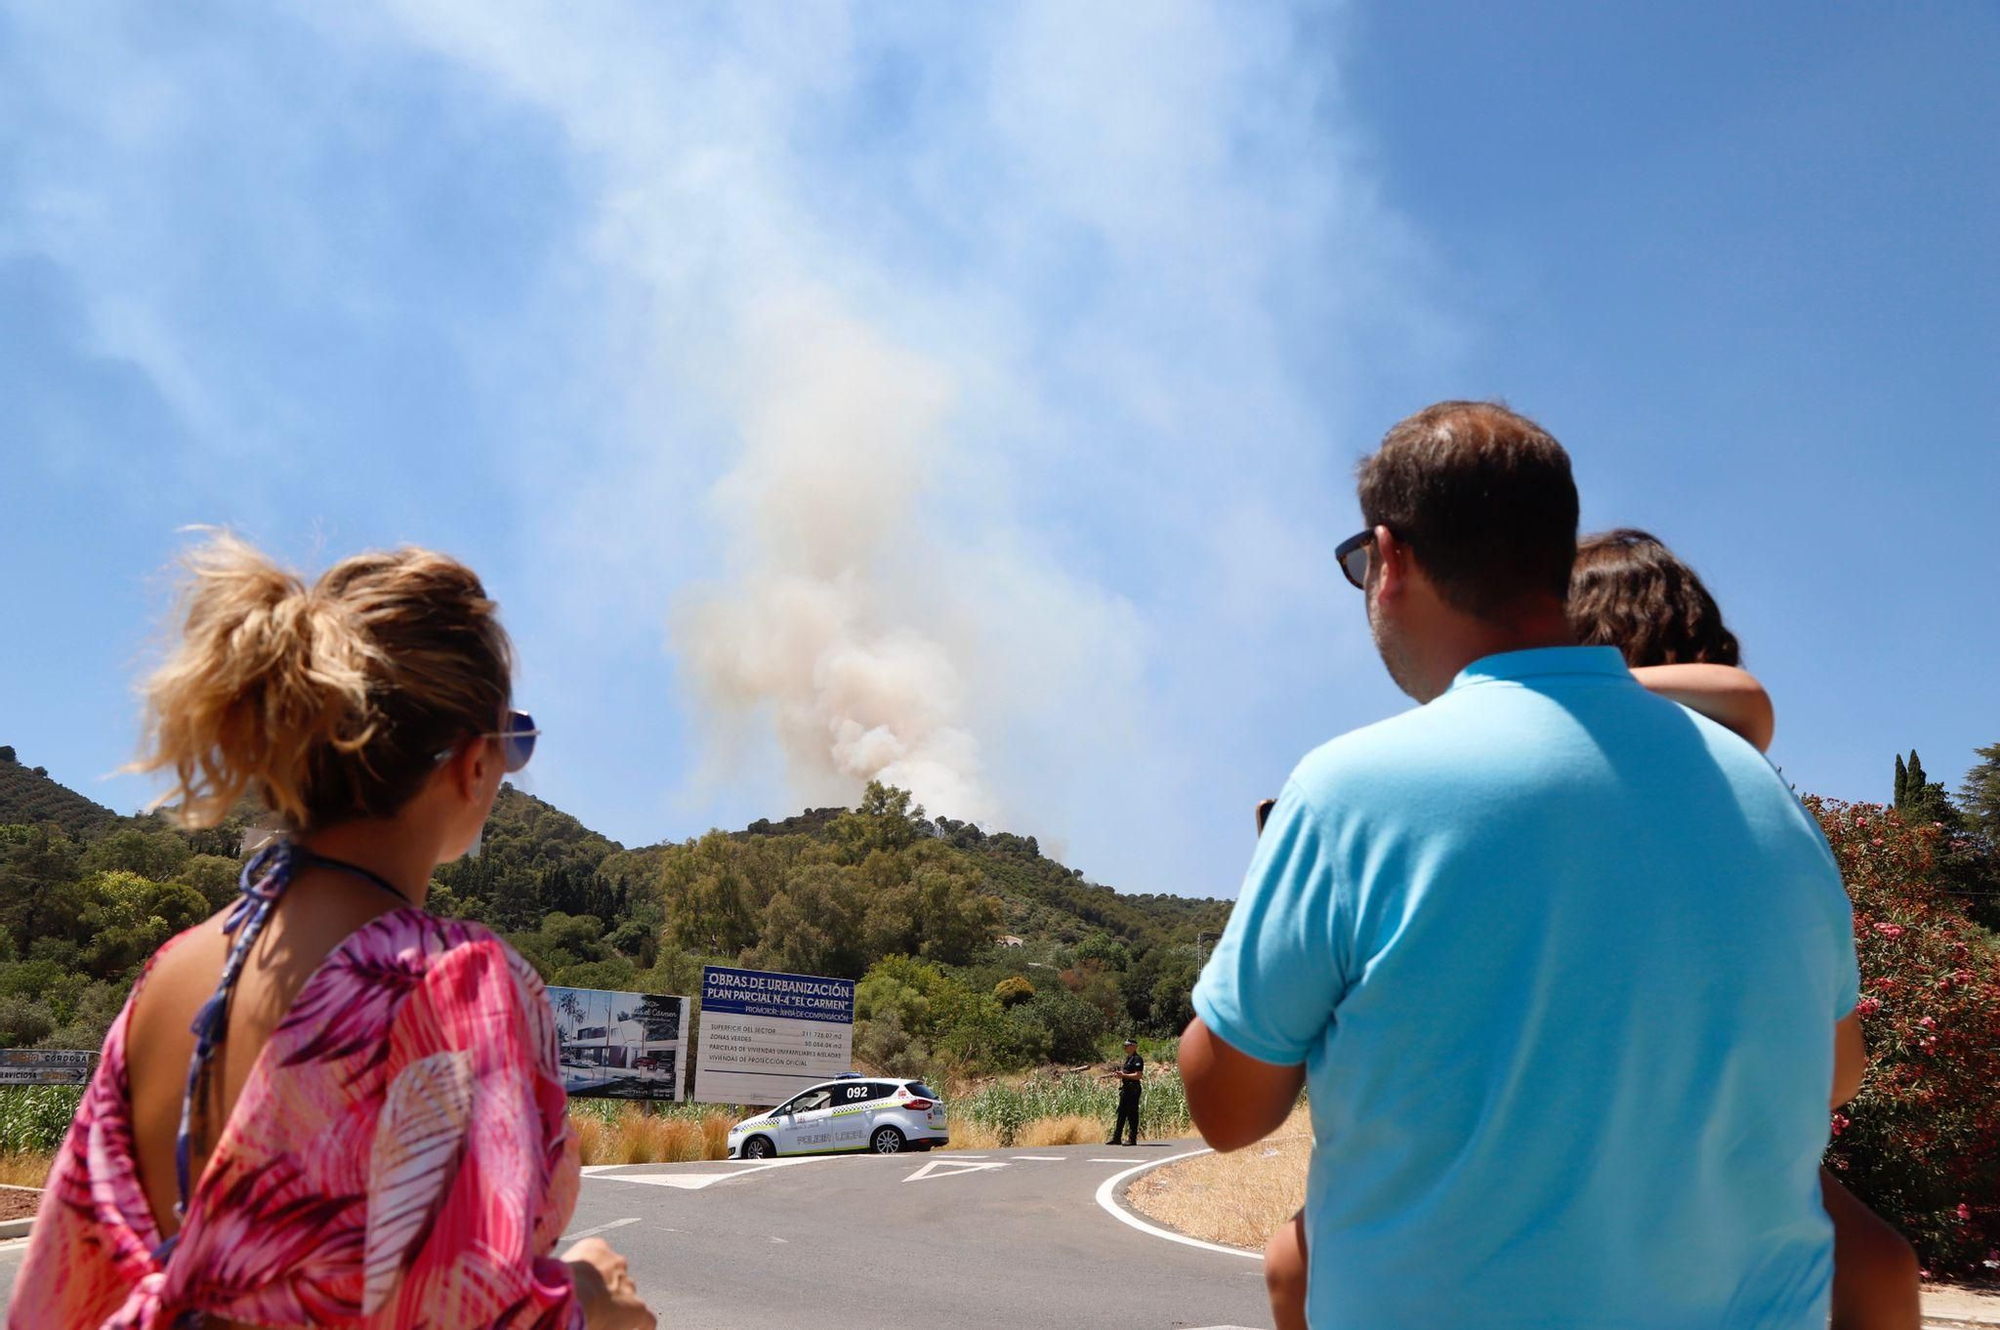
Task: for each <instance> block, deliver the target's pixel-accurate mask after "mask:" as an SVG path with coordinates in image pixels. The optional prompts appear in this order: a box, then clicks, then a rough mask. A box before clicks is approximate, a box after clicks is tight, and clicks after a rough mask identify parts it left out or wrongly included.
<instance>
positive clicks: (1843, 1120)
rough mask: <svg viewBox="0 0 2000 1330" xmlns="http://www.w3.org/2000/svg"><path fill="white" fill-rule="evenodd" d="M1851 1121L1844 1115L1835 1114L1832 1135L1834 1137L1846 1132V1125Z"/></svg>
mask: <svg viewBox="0 0 2000 1330" xmlns="http://www.w3.org/2000/svg"><path fill="white" fill-rule="evenodd" d="M1851 1121H1852V1119H1851V1118H1849V1117H1848V1116H1847V1114H1845V1113H1835V1114H1834V1115H1833V1134H1834V1135H1835V1136H1838V1135H1840V1133H1842V1132H1843V1131H1846V1130H1847V1127H1848V1124H1849V1123H1850V1122H1851Z"/></svg>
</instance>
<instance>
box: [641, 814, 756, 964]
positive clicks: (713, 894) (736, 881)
mask: <svg viewBox="0 0 2000 1330" xmlns="http://www.w3.org/2000/svg"><path fill="white" fill-rule="evenodd" d="M660 882H661V890H662V904H663V906H664V908H665V914H666V926H667V938H666V940H667V942H668V944H669V945H671V946H674V947H679V948H681V949H683V950H688V951H701V952H705V953H707V954H709V955H722V956H733V955H735V954H737V953H738V952H740V951H742V950H743V949H744V948H746V947H750V946H754V945H755V944H756V942H757V918H756V914H755V913H754V907H753V904H752V895H753V892H752V890H751V884H750V882H749V880H748V878H747V875H746V874H745V873H744V872H743V865H742V862H741V856H740V855H739V854H738V850H737V847H736V845H735V844H734V843H733V842H731V840H730V839H729V837H727V836H725V835H723V834H722V833H721V832H719V831H711V832H709V833H708V834H707V835H706V836H703V837H702V838H701V839H700V840H698V841H690V842H688V843H687V844H686V845H679V846H675V847H673V849H672V851H670V852H669V854H668V856H667V858H666V859H665V861H664V862H663V863H662V865H661V878H660Z"/></svg>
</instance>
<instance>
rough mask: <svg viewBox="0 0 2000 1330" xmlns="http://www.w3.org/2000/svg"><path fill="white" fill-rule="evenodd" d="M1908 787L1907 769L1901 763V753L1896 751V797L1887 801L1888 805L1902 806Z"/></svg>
mask: <svg viewBox="0 0 2000 1330" xmlns="http://www.w3.org/2000/svg"><path fill="white" fill-rule="evenodd" d="M1909 788H1910V773H1909V769H1908V768H1906V767H1905V766H1904V765H1903V755H1902V754H1901V753H1898V754H1896V797H1895V798H1893V799H1891V800H1890V801H1889V806H1890V807H1891V808H1901V807H1902V806H1903V799H1904V798H1905V796H1906V795H1907V794H1908V791H1909Z"/></svg>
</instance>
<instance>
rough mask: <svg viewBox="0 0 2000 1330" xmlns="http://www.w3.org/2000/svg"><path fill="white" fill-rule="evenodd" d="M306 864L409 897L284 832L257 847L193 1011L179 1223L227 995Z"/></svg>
mask: <svg viewBox="0 0 2000 1330" xmlns="http://www.w3.org/2000/svg"><path fill="white" fill-rule="evenodd" d="M306 867H318V868H331V869H334V870H336V871H338V872H343V873H348V874H351V875H353V876H355V877H360V878H365V879H366V880H367V881H369V882H371V883H373V884H374V885H375V886H378V887H380V888H381V889H382V890H384V891H386V892H388V893H389V894H390V895H392V896H394V897H395V898H396V899H398V900H400V901H402V902H403V903H404V904H406V905H407V904H409V903H410V898H409V897H408V896H405V895H404V894H403V893H402V892H401V891H398V890H397V889H396V888H395V887H394V886H392V885H390V884H389V883H388V882H387V881H385V880H384V879H383V878H381V877H380V876H378V875H377V874H374V873H371V872H369V871H368V870H367V869H365V868H362V867H361V866H360V865H358V864H350V863H346V862H343V861H342V860H339V859H329V858H328V857H326V856H325V855H322V854H314V853H313V852H312V851H311V850H308V849H305V848H303V847H302V846H299V845H296V844H294V843H293V842H292V841H291V840H290V839H288V838H285V837H282V836H281V837H279V838H278V839H276V840H273V841H272V842H271V843H270V844H268V845H266V846H265V847H264V848H263V849H261V850H259V851H258V852H257V854H256V856H255V857H254V858H252V859H251V860H250V862H249V863H247V864H245V865H244V866H243V875H242V876H241V877H240V878H238V879H237V883H236V889H237V891H238V892H239V893H241V894H240V895H239V896H238V897H237V900H236V903H235V904H234V905H232V906H230V907H229V915H228V917H227V918H226V919H224V920H223V921H222V931H223V933H224V934H226V935H228V936H229V938H230V944H229V957H228V959H227V960H226V961H224V962H223V966H222V978H221V980H220V981H219V982H217V984H216V986H215V996H214V997H212V998H210V999H209V1000H208V1001H206V1002H204V1003H202V1004H201V1010H200V1011H197V1012H196V1013H195V1017H194V1024H193V1026H191V1027H190V1028H191V1029H192V1030H193V1032H194V1056H193V1057H192V1058H190V1059H189V1060H188V1074H187V1088H186V1090H185V1091H184V1092H183V1093H182V1095H181V1125H180V1132H179V1134H178V1135H177V1136H176V1137H175V1140H174V1179H175V1182H176V1184H177V1186H178V1188H179V1192H178V1199H177V1200H175V1202H174V1219H175V1221H176V1223H177V1224H178V1223H181V1222H185V1221H186V1219H187V1202H188V1186H189V1178H188V1174H189V1171H190V1169H191V1166H192V1161H193V1156H194V1116H195V1104H196V1102H197V1101H198V1100H200V1099H201V1097H202V1091H203V1090H204V1089H205V1088H206V1085H207V1081H208V1073H209V1064H210V1062H211V1061H212V1060H213V1059H214V1057H215V1050H216V1049H217V1048H219V1047H220V1046H221V1045H222V1041H223V1038H224V1037H225V1036H226V1035H227V1034H228V1032H229V1001H230V997H231V995H232V994H233V993H234V991H235V988H236V979H237V976H239V975H240V974H242V973H243V963H244V961H246V960H248V959H249V956H250V948H251V947H253V946H255V945H256V942H257V937H258V935H259V934H260V933H262V932H263V931H264V925H265V924H266V923H268V922H270V919H271V913H272V911H273V910H275V909H276V908H277V905H278V900H279V898H280V897H282V896H283V895H284V894H285V888H286V887H288V886H290V885H291V882H292V877H293V875H294V874H295V873H297V872H298V870H299V869H301V868H306ZM179 1240H180V1234H179V1233H178V1232H176V1233H175V1235H174V1236H173V1237H171V1238H168V1239H167V1240H166V1241H165V1242H162V1243H161V1244H160V1246H159V1249H158V1250H157V1251H156V1252H155V1253H154V1255H155V1257H156V1258H157V1259H158V1260H159V1261H160V1262H161V1263H162V1264H165V1262H166V1260H167V1258H168V1257H169V1256H171V1255H172V1254H173V1249H174V1245H175V1244H176V1243H177V1242H178V1241H179Z"/></svg>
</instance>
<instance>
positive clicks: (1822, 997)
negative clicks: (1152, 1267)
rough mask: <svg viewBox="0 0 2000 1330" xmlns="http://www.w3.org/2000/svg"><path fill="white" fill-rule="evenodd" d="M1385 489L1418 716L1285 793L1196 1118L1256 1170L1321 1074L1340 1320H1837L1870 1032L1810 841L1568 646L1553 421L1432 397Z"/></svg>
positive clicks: (1322, 1191) (1628, 687) (1317, 1275)
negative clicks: (1859, 1013) (1834, 1151)
mask: <svg viewBox="0 0 2000 1330" xmlns="http://www.w3.org/2000/svg"><path fill="white" fill-rule="evenodd" d="M1360 498H1361V509H1362V514H1363V517H1364V518H1365V519H1366V521H1367V524H1368V526H1367V529H1366V530H1365V531H1363V532H1362V533H1361V534H1360V535H1358V536H1356V537H1355V538H1353V539H1352V540H1350V541H1348V542H1346V544H1345V545H1343V546H1342V548H1341V550H1340V551H1339V557H1340V562H1341V565H1342V568H1343V571H1344V572H1346V574H1347V576H1348V579H1349V580H1350V581H1352V582H1353V583H1354V584H1355V585H1356V586H1357V587H1360V588H1362V589H1363V591H1364V593H1365V596H1366V599H1367V606H1368V617H1369V622H1370V625H1371V627H1372V628H1373V630H1374V634H1375V640H1376V643H1377V646H1378V647H1379V649H1380V651H1381V654H1382V659H1383V662H1384V663H1385V664H1386V665H1387V666H1388V669H1389V673H1390V675H1391V676H1392V677H1393V678H1394V679H1395V680H1396V682H1397V684H1398V685H1399V686H1400V687H1401V688H1402V689H1403V690H1404V691H1405V692H1407V693H1409V694H1410V695H1411V696H1412V697H1414V698H1416V699H1417V701H1418V702H1420V703H1422V704H1423V705H1421V706H1420V707H1418V708H1417V709H1416V710H1414V711H1410V712H1407V713H1405V714H1403V715H1400V716H1397V717H1395V718H1394V719H1391V720H1388V721H1384V722H1382V723H1380V724H1377V725H1372V726H1369V727H1368V728H1366V729H1362V730H1357V731H1355V732H1354V733H1352V734H1347V735H1344V736H1342V737H1340V738H1338V739H1335V740H1333V741H1332V742H1330V743H1327V744H1325V745H1323V746H1322V747H1320V748H1318V749H1316V750H1315V751H1313V752H1312V753H1310V754H1308V755H1307V756H1306V758H1305V760H1304V761H1302V762H1301V763H1300V764H1299V766H1298V768H1297V769H1296V770H1295V771H1294V772H1293V773H1292V776H1291V779H1290V780H1289V781H1288V782H1287V783H1286V785H1285V787H1284V790H1283V792H1282V794H1281V795H1280V797H1279V799H1278V803H1277V807H1276V809H1275V810H1274V811H1273V812H1272V815H1271V818H1270V821H1269V824H1268V825H1267V826H1266V828H1265V830H1264V833H1263V835H1262V837H1261V838H1260V839H1259V842H1258V847H1257V853H1256V857H1255V858H1254V860H1253V861H1252V863H1251V865H1250V872H1249V876H1248V877H1247V878H1246V880H1245V882H1244V884H1243V892H1242V896H1241V898H1240V899H1239V900H1238V902H1237V905H1236V908H1235V911H1234V913H1233V914H1232V915H1231V917H1230V920H1229V926H1228V929H1227V931H1226V932H1225V933H1224V934H1223V938H1222V941H1221V943H1220V945H1218V946H1217V948H1216V950H1215V954H1214V955H1213V957H1211V959H1210V960H1209V963H1208V965H1207V967H1206V968H1205V969H1204V970H1203V972H1202V976H1201V980H1200V982H1199V984H1198V985H1197V987H1196V989H1195V995H1194V1008H1195V1012H1196V1018H1195V1020H1194V1022H1193V1024H1192V1025H1190V1026H1189V1027H1188V1031H1187V1033H1186V1035H1185V1036H1183V1038H1182V1042H1181V1061H1180V1065H1181V1072H1182V1076H1183V1078H1184V1080H1185V1081H1186V1083H1187V1091H1188V1103H1189V1106H1190V1108H1191V1109H1192V1110H1193V1113H1194V1117H1195V1122H1196V1124H1197V1125H1198V1126H1199V1127H1200V1129H1201V1131H1202V1134H1203V1135H1204V1136H1205V1137H1206V1138H1207V1139H1208V1140H1209V1142H1210V1143H1211V1144H1212V1145H1214V1146H1215V1147H1216V1148H1217V1149H1222V1150H1230V1149H1236V1148H1239V1147H1241V1146H1244V1145H1247V1144H1249V1143H1251V1142H1252V1141H1255V1140H1258V1139H1260V1138H1262V1137H1263V1136H1265V1135H1267V1134H1268V1133H1269V1132H1270V1131H1271V1130H1273V1129H1274V1128H1275V1127H1276V1126H1277V1125H1278V1124H1279V1123H1281V1122H1282V1121H1283V1120H1284V1118H1285V1116H1286V1114H1287V1113H1288V1111H1289V1110H1290V1108H1291V1106H1292V1105H1293V1103H1294V1102H1295V1101H1296V1098H1297V1094H1298V1089H1299V1086H1300V1084H1301V1083H1302V1082H1309V1084H1310V1089H1311V1106H1312V1120H1313V1133H1314V1138H1315V1143H1314V1151H1313V1161H1312V1171H1311V1179H1310V1183H1309V1187H1308V1192H1307V1200H1306V1208H1305V1217H1304V1224H1305V1234H1306V1239H1307V1250H1308V1255H1309V1258H1310V1276H1309V1285H1308V1316H1309V1319H1310V1322H1311V1324H1312V1326H1314V1327H1315V1328H1316V1330H1325V1328H1326V1327H1357V1328H1360V1327H1365V1328H1366V1330H1393V1328H1394V1327H1424V1328H1426V1330H1428V1328H1430V1327H1437V1326H1447V1325H1449V1326H1481V1327H1507V1326H1520V1327H1528V1326H1533V1327H1538V1328H1545V1327H1584V1326H1589V1327H1621V1328H1623V1330H1641V1328H1648V1327H1660V1328H1662V1330H1665V1328H1667V1327H1675V1328H1679V1327H1687V1328H1689V1330H1692V1328H1693V1327H1701V1328H1702V1330H1714V1327H1723V1326H1774V1327H1775V1326H1782V1327H1799V1328H1800V1330H1805V1328H1806V1327H1812V1328H1813V1330H1819V1328H1820V1327H1823V1326H1824V1325H1825V1323H1826V1315H1827V1293H1828V1287H1829V1280H1830V1272H1831V1265H1832V1252H1831V1235H1830V1228H1829V1225H1828V1221H1827V1217H1826V1212H1825V1209H1824V1208H1823V1206H1822V1204H1821V1199H1820V1188H1819V1181H1818V1176H1817V1168H1818V1163H1819V1158H1820V1154H1821V1152H1822V1150H1823V1149H1824V1148H1825V1145H1826V1136H1827V1121H1828V1115H1827V1107H1828V1103H1829V1096H1830V1095H1832V1096H1834V1097H1838V1098H1845V1096H1846V1093H1850V1092H1851V1089H1852V1085H1853V1084H1854V1083H1855V1082H1856V1081H1857V1080H1858V1078H1859V1075H1860V1045H1859V1036H1858V1029H1857V1027H1856V1023H1855V1021H1854V1019H1853V1018H1852V1016H1851V1014H1850V1013H1851V1012H1852V1011H1853V1008H1854V1005H1855V1000H1856V996H1857V993H1856V985H1857V982H1858V979H1857V973H1856V969H1855V959H1854V938H1853V932H1852V923H1851V914H1850V910H1849V906H1848V901H1847V897H1846V894H1845V892H1844V891H1843V889H1842V887H1841V883H1840V878H1839V875H1838V873H1837V871H1836V869H1835V867H1834V863H1833V859H1832V856H1831V854H1830V853H1829V851H1828V849H1827V846H1826V843H1825V841H1824V840H1823V839H1822V838H1821V836H1820V834H1819V830H1818V828H1817V827H1816V826H1815V825H1814V824H1813V822H1812V821H1811V819H1810V818H1809V817H1808V816H1807V815H1806V813H1805V811H1804V810H1803V809H1802V808H1801V807H1800V806H1799V804H1798V801H1797V800H1796V799H1794V798H1793V797H1792V795H1791V793H1790V792H1789V791H1788V790H1787V789H1786V787H1785V785H1784V782H1783V781H1781V780H1780V779H1779V778H1778V776H1777V774H1776V773H1775V772H1774V771H1773V770H1772V769H1771V767H1770V765H1769V764H1768V763H1767V762H1765V761H1764V760H1763V758H1761V757H1760V756H1759V755H1758V754H1757V753H1756V751H1755V750H1753V749H1752V748H1751V747H1750V746H1749V745H1748V744H1746V743H1744V742H1743V741H1742V740H1740V739H1738V738H1737V737H1736V736H1735V735H1733V734H1730V733H1729V732H1728V731H1726V730H1724V729H1722V728H1721V727H1719V726H1717V725H1714V724H1712V723H1710V722H1709V721H1707V720H1705V719H1703V718H1701V717H1699V716H1696V715H1694V714H1693V713H1691V712H1688V711H1686V710H1683V709H1682V708H1680V707H1678V706H1676V705H1674V704H1673V703H1672V702H1668V701H1665V700H1663V699H1661V698H1657V697H1655V696H1653V695H1651V694H1649V693H1647V692H1646V691H1645V690H1644V689H1643V688H1641V687H1640V686H1639V684H1638V683H1637V682H1636V681H1635V680H1634V679H1633V678H1632V676H1631V675H1630V674H1629V673H1628V672H1627V670H1626V669H1625V666H1624V664H1623V662H1622V660H1621V659H1620V657H1619V655H1618V653H1617V652H1616V651H1615V650H1613V649H1611V648H1608V647H1578V646H1576V645H1574V638H1573V637H1572V636H1571V634H1570V631H1569V625H1568V620H1567V617H1566V614H1565V608H1564V604H1565V599H1566V595H1567V591H1568V586H1569V572H1570V563H1571V560H1572V558H1573V556H1574V552H1575V542H1576V521H1577V498H1576V489H1575V486H1574V484H1573V482H1572V480H1571V477H1570V469H1569V459H1568V457H1567V455H1565V454H1564V452H1563V450H1562V448H1561V446H1560V445H1558V444H1557V443H1556V441H1555V440H1554V439H1552V438H1550V437H1549V436H1548V434H1546V433H1545V432H1544V431H1543V430H1542V429H1541V428H1540V427H1539V426H1537V425H1536V424H1535V423H1534V422H1532V421H1530V420H1527V419H1525V418H1523V417H1521V416H1519V415H1516V414H1515V413H1513V412H1511V411H1508V410H1506V409H1505V408H1503V407H1499V406H1496V405H1492V404H1487V403H1469V402H1447V403H1441V404H1439V405H1438V406H1434V407H1431V408H1429V409H1428V410H1426V411H1423V412H1421V413H1419V414H1418V415H1416V416H1413V417H1411V418H1410V419H1409V420H1406V421H1404V422H1402V423H1401V424H1399V425H1397V426H1396V427H1395V428H1394V429H1392V430H1391V431H1390V432H1389V434H1388V435H1387V437H1386V438H1385V439H1384V440H1383V444H1382V447H1381V449H1380V450H1379V451H1378V452H1377V453H1376V454H1375V455H1374V456H1373V457H1371V458H1369V459H1368V460H1367V461H1366V462H1364V463H1363V464H1362V467H1361V476H1360ZM1837 1044H1838V1045H1839V1052H1838V1054H1837V1053H1836V1045H1837Z"/></svg>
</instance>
